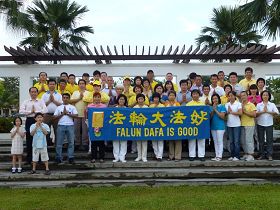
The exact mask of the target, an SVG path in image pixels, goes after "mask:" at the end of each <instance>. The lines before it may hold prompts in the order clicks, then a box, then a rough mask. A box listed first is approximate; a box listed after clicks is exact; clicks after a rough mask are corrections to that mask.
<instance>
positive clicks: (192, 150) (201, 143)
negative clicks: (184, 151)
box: [186, 89, 205, 161]
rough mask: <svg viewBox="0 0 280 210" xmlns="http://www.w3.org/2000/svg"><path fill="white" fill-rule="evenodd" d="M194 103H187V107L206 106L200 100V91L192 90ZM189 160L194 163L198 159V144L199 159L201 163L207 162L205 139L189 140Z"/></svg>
mask: <svg viewBox="0 0 280 210" xmlns="http://www.w3.org/2000/svg"><path fill="white" fill-rule="evenodd" d="M191 96H192V101H190V102H189V103H187V105H186V106H205V104H204V103H203V102H201V101H200V100H199V97H200V91H199V90H198V89H194V90H192V93H191ZM188 141H189V160H190V161H194V159H195V157H196V142H197V147H198V149H197V151H198V158H199V160H200V161H205V157H204V156H205V139H189V140H188Z"/></svg>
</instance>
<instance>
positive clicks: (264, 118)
mask: <svg viewBox="0 0 280 210" xmlns="http://www.w3.org/2000/svg"><path fill="white" fill-rule="evenodd" d="M263 109H264V103H263V102H261V103H258V104H257V113H258V112H262V111H263ZM267 111H268V112H276V113H278V114H279V111H278V109H277V107H276V106H275V104H274V103H271V102H268V103H267ZM257 124H258V125H261V126H271V125H273V116H272V115H271V114H268V113H263V114H261V115H260V116H258V117H257Z"/></svg>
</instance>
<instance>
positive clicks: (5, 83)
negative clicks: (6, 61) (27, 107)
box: [0, 77, 19, 109]
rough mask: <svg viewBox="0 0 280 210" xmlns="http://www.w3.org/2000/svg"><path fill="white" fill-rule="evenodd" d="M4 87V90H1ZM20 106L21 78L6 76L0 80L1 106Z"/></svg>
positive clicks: (8, 107)
mask: <svg viewBox="0 0 280 210" xmlns="http://www.w3.org/2000/svg"><path fill="white" fill-rule="evenodd" d="M1 87H2V91H1ZM18 107H19V78H17V77H4V78H3V80H0V108H7V109H11V108H18Z"/></svg>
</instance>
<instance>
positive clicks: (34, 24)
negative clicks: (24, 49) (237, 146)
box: [9, 0, 93, 49]
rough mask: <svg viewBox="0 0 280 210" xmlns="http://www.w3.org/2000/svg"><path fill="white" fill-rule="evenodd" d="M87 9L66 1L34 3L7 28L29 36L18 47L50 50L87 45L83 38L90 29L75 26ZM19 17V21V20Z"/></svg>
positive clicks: (39, 0)
mask: <svg viewBox="0 0 280 210" xmlns="http://www.w3.org/2000/svg"><path fill="white" fill-rule="evenodd" d="M88 11H89V10H88V9H87V7H86V6H83V7H82V6H80V5H78V4H77V3H76V2H70V1H69V0H42V1H41V0H35V1H33V5H32V6H29V7H28V8H27V10H26V11H25V12H20V11H19V12H18V14H16V16H13V15H12V14H11V15H12V16H11V17H10V19H12V20H13V21H10V22H9V25H10V26H11V27H13V28H14V29H17V30H18V31H20V32H23V33H26V34H28V35H29V36H28V37H26V38H24V39H23V40H22V41H21V42H20V45H21V46H33V47H34V48H37V49H38V48H40V47H45V46H52V47H53V48H58V47H59V46H61V47H66V46H68V47H69V46H79V45H82V44H84V45H86V44H87V43H88V41H87V40H86V39H85V38H84V36H85V34H87V33H93V29H92V27H91V26H78V20H80V19H81V16H82V15H84V13H86V12H88ZM18 17H20V19H19V18H18Z"/></svg>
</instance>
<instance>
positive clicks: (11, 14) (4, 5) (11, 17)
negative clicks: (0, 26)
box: [0, 0, 22, 28]
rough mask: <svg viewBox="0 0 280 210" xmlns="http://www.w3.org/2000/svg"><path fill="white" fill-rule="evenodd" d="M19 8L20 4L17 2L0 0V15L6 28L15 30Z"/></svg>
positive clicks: (19, 17) (18, 19) (19, 16)
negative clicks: (4, 20) (5, 23)
mask: <svg viewBox="0 0 280 210" xmlns="http://www.w3.org/2000/svg"><path fill="white" fill-rule="evenodd" d="M21 6H22V3H21V2H20V1H17V0H0V15H1V17H4V18H5V19H6V22H7V26H9V27H12V28H15V27H16V25H17V23H18V22H20V20H21V15H20V14H21V13H20V12H19V11H20V9H21Z"/></svg>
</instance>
